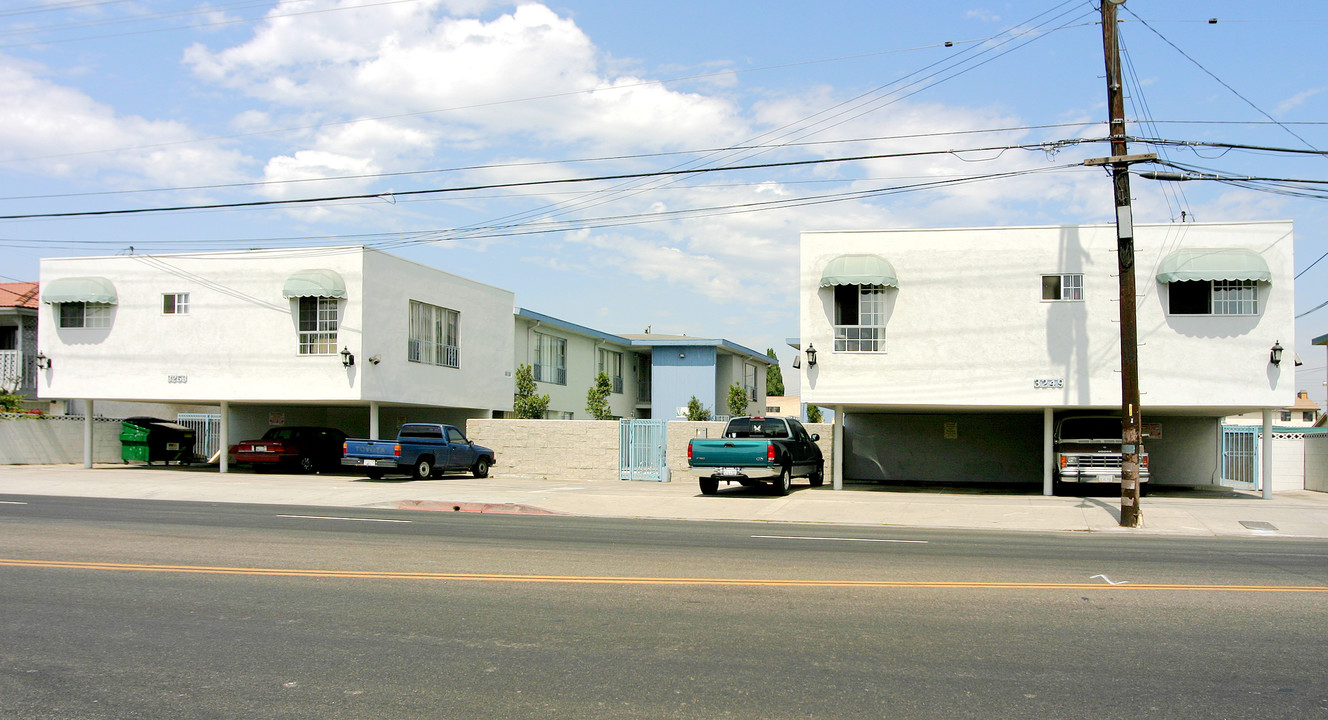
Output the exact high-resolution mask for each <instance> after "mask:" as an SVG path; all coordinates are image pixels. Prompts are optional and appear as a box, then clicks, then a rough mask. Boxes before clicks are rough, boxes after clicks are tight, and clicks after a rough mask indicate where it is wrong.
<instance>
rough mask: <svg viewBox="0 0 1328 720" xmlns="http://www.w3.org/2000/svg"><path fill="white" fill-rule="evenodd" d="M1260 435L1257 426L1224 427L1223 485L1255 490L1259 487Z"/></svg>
mask: <svg viewBox="0 0 1328 720" xmlns="http://www.w3.org/2000/svg"><path fill="white" fill-rule="evenodd" d="M1259 433H1260V428H1258V427H1255V426H1241V425H1223V426H1222V484H1223V485H1225V486H1227V487H1236V488H1243V489H1250V490H1254V489H1257V488H1258V487H1259Z"/></svg>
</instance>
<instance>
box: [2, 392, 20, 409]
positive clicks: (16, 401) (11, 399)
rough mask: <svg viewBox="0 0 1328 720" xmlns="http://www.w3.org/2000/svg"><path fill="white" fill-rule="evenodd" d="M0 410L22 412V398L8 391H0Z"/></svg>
mask: <svg viewBox="0 0 1328 720" xmlns="http://www.w3.org/2000/svg"><path fill="white" fill-rule="evenodd" d="M0 412H9V413H16V412H23V398H21V397H19V396H17V395H14V394H11V393H8V392H0Z"/></svg>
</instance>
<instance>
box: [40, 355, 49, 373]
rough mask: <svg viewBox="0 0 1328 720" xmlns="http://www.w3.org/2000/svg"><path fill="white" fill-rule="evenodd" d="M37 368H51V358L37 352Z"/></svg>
mask: <svg viewBox="0 0 1328 720" xmlns="http://www.w3.org/2000/svg"><path fill="white" fill-rule="evenodd" d="M37 369H38V370H50V369H51V359H50V358H48V357H46V356H45V355H42V354H41V353H37Z"/></svg>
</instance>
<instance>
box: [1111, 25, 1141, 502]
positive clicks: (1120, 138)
mask: <svg viewBox="0 0 1328 720" xmlns="http://www.w3.org/2000/svg"><path fill="white" fill-rule="evenodd" d="M1101 3H1102V47H1103V52H1104V54H1105V56H1106V60H1107V107H1108V112H1109V113H1110V118H1111V157H1110V158H1108V162H1109V163H1110V165H1111V178H1112V186H1113V188H1114V191H1115V192H1114V195H1115V199H1116V251H1117V252H1116V261H1117V265H1118V266H1119V268H1120V345H1121V513H1120V524H1121V526H1122V527H1131V528H1133V527H1139V523H1140V521H1141V520H1142V513H1141V511H1140V508H1139V455H1140V453H1141V452H1142V451H1143V448H1142V442H1143V432H1142V422H1143V413H1142V411H1141V410H1140V409H1139V333H1138V324H1137V317H1136V302H1135V297H1136V295H1135V287H1134V218H1133V211H1132V209H1131V206H1130V161H1131V160H1134V159H1136V158H1130V157H1129V156H1128V155H1127V154H1126V147H1125V93H1124V88H1122V87H1121V66H1120V46H1119V43H1118V42H1117V40H1116V6H1118V5H1123V4H1124V3H1125V0H1101ZM1137 159H1143V158H1137Z"/></svg>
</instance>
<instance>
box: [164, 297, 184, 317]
mask: <svg viewBox="0 0 1328 720" xmlns="http://www.w3.org/2000/svg"><path fill="white" fill-rule="evenodd" d="M161 314H162V315H188V314H189V293H163V294H162V296H161Z"/></svg>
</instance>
